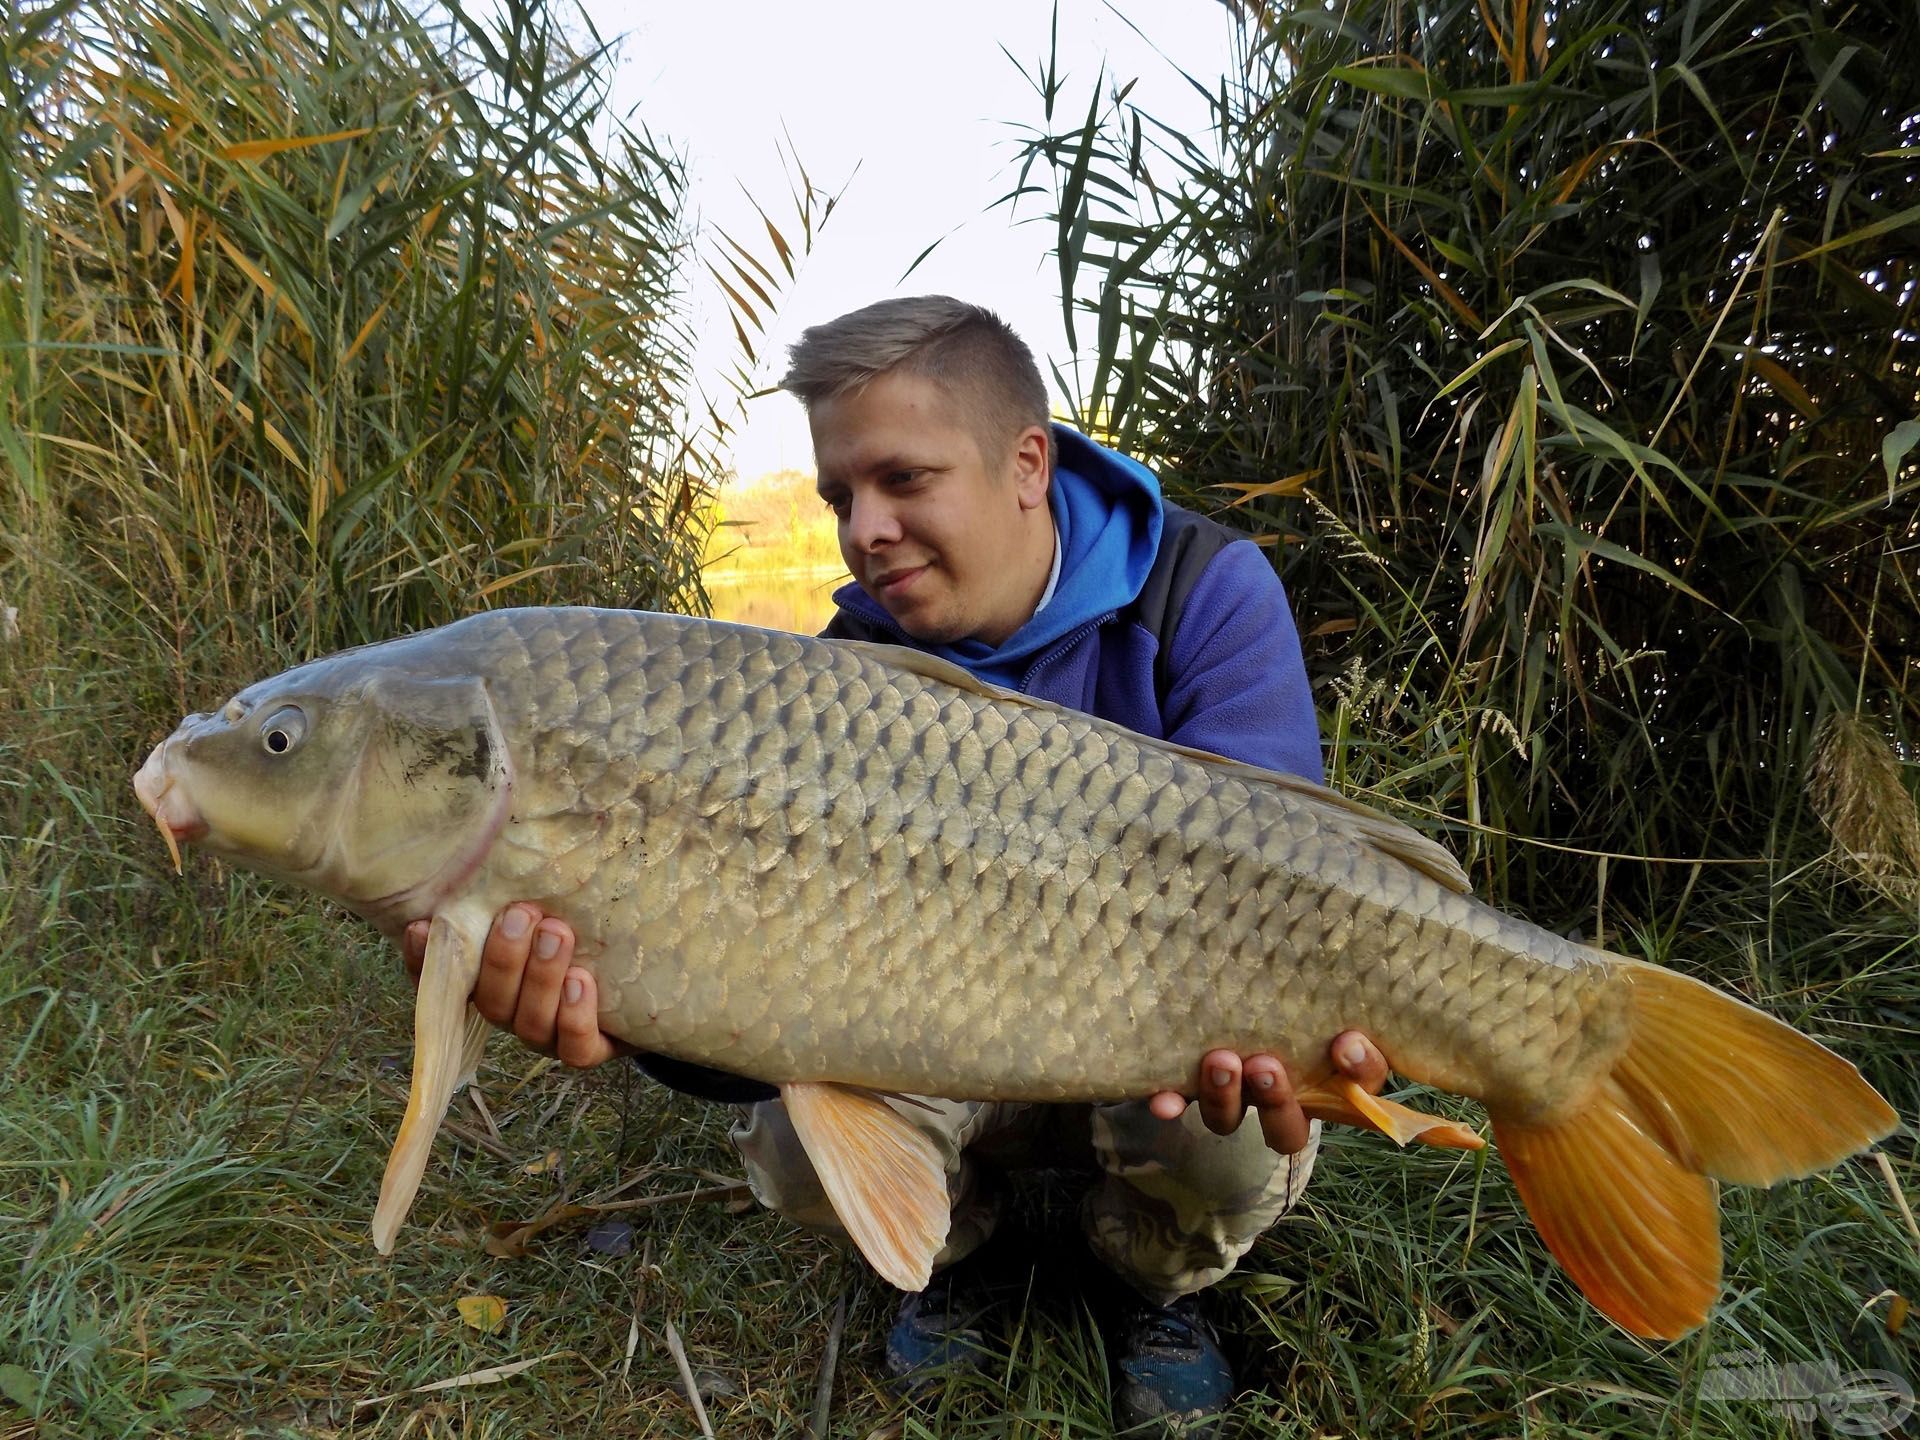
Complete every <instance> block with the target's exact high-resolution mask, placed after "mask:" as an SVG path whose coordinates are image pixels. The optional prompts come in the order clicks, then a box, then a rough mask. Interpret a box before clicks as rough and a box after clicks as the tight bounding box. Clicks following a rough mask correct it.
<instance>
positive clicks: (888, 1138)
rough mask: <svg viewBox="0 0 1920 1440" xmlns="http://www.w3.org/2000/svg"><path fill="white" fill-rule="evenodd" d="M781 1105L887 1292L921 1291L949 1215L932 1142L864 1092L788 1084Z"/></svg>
mask: <svg viewBox="0 0 1920 1440" xmlns="http://www.w3.org/2000/svg"><path fill="white" fill-rule="evenodd" d="M780 1098H781V1099H782V1100H784V1101H785V1102H786V1105H787V1115H788V1117H789V1118H790V1119H791V1120H792V1121H793V1128H794V1132H795V1133H796V1134H797V1135H798V1136H799V1137H800V1143H801V1145H803V1146H804V1147H805V1148H806V1152H807V1158H808V1159H810V1160H812V1161H813V1168H814V1170H815V1171H816V1172H817V1173H818V1174H819V1176H820V1184H821V1186H822V1187H823V1188H824V1189H825V1190H826V1192H827V1198H828V1199H829V1200H831V1201H832V1202H833V1210H834V1213H835V1214H836V1215H838V1216H839V1217H840V1223H841V1224H843V1225H845V1226H846V1227H847V1234H848V1235H850V1236H852V1237H853V1243H854V1244H855V1245H857V1246H859V1247H860V1253H861V1254H862V1255H864V1256H866V1257H867V1262H868V1263H869V1264H871V1265H872V1266H873V1268H874V1269H875V1270H876V1271H878V1272H879V1274H880V1277H881V1278H882V1279H883V1280H885V1281H887V1282H888V1283H889V1284H891V1285H897V1286H898V1287H899V1288H900V1289H902V1290H924V1289H926V1286H927V1281H928V1279H929V1278H931V1276H932V1274H933V1257H934V1256H936V1255H938V1254H939V1253H940V1249H941V1247H942V1246H943V1245H945V1244H946V1243H947V1222H948V1221H949V1220H950V1219H951V1218H952V1213H953V1212H952V1204H951V1202H950V1201H949V1200H948V1198H947V1169H946V1164H945V1162H944V1161H943V1160H942V1158H941V1156H940V1151H939V1149H938V1147H937V1146H936V1145H935V1144H934V1142H933V1140H932V1139H931V1138H930V1137H929V1136H928V1135H927V1134H926V1132H924V1131H923V1130H921V1129H920V1128H919V1127H917V1126H916V1125H914V1124H913V1123H912V1122H911V1121H909V1120H907V1119H905V1118H904V1117H903V1116H901V1115H900V1113H899V1112H898V1111H896V1110H894V1109H893V1108H892V1107H891V1106H889V1105H888V1104H887V1103H886V1102H885V1101H883V1100H881V1099H879V1098H878V1097H877V1096H875V1095H872V1094H869V1093H868V1092H866V1091H863V1090H854V1089H850V1088H848V1087H846V1086H843V1085H825V1084H814V1083H811V1082H807V1083H793V1084H787V1085H782V1086H781V1087H780Z"/></svg>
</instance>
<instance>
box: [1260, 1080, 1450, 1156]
mask: <svg viewBox="0 0 1920 1440" xmlns="http://www.w3.org/2000/svg"><path fill="white" fill-rule="evenodd" d="M1295 1098H1297V1099H1298V1100H1299V1101H1300V1108H1301V1109H1302V1110H1304V1111H1306V1113H1307V1115H1308V1116H1309V1117H1310V1118H1311V1119H1315V1120H1324V1121H1330V1122H1332V1123H1334V1124H1337V1125H1357V1126H1358V1127H1359V1128H1360V1129H1362V1130H1377V1131H1379V1132H1380V1133H1381V1134H1382V1135H1385V1136H1386V1137H1387V1138H1388V1139H1389V1140H1391V1141H1393V1143H1394V1144H1396V1145H1409V1144H1412V1143H1413V1142H1414V1141H1416V1140H1417V1141H1419V1142H1420V1143H1421V1144H1422V1145H1437V1146H1439V1147H1440V1148H1441V1149H1443V1150H1479V1149H1482V1148H1483V1147H1484V1146H1485V1145H1486V1143H1487V1142H1486V1141H1485V1140H1483V1139H1482V1138H1481V1137H1480V1135H1479V1133H1478V1132H1477V1131H1475V1130H1473V1129H1472V1128H1470V1127H1469V1126H1466V1125H1462V1124H1460V1123H1459V1122H1458V1121H1455V1120H1447V1119H1444V1118H1443V1117H1441V1116H1439V1115H1426V1114H1422V1113H1421V1112H1420V1111H1418V1110H1415V1109H1412V1108H1411V1107H1409V1106H1406V1105H1402V1104H1401V1103H1400V1102H1399V1101H1397V1100H1387V1099H1383V1098H1382V1097H1380V1096H1378V1095H1375V1094H1373V1093H1371V1092H1370V1091H1368V1090H1367V1089H1366V1088H1365V1087H1363V1086H1362V1085H1361V1084H1360V1083H1359V1082H1358V1081H1356V1080H1352V1079H1349V1078H1348V1077H1347V1076H1345V1075H1330V1076H1328V1077H1327V1078H1326V1079H1324V1080H1319V1081H1315V1082H1314V1083H1313V1084H1311V1085H1308V1086H1306V1087H1304V1088H1303V1089H1301V1090H1300V1091H1299V1092H1298V1094H1297V1096H1296V1097H1295Z"/></svg>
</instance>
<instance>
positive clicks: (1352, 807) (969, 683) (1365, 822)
mask: <svg viewBox="0 0 1920 1440" xmlns="http://www.w3.org/2000/svg"><path fill="white" fill-rule="evenodd" d="M832 643H833V644H835V645H843V646H846V647H848V648H850V649H854V650H858V651H860V652H862V653H864V654H866V655H869V656H871V657H872V658H873V659H875V660H877V661H879V662H880V663H881V664H882V665H887V666H890V667H892V668H894V669H896V670H905V671H907V672H908V673H909V674H913V675H918V676H920V677H921V678H922V679H924V680H938V681H940V682H941V683H942V684H945V685H952V686H955V687H957V688H959V689H961V690H965V691H968V692H970V693H972V694H975V695H981V696H985V697H986V698H988V699H990V700H1002V701H1005V702H1007V703H1008V704H1011V705H1025V706H1028V707H1029V708H1032V709H1036V710H1058V709H1059V708H1060V707H1059V706H1057V705H1054V704H1053V703H1052V702H1050V701H1046V700H1039V699H1036V698H1035V697H1034V696H1032V695H1022V694H1021V693H1020V692H1019V691H1018V690H1008V689H1006V688H1005V687H1004V686H1000V685H993V684H989V683H988V682H987V681H985V680H982V679H980V678H979V677H978V676H977V675H974V674H973V673H972V672H971V671H968V670H966V669H964V668H962V667H961V666H959V665H956V664H954V663H953V662H952V661H951V660H942V659H941V658H940V657H939V656H938V655H929V654H927V652H926V651H924V650H914V649H911V648H909V647H908V646H905V645H882V644H879V643H878V642H876V641H872V640H835V641H833V642H832ZM1081 718H1084V719H1086V720H1087V721H1088V722H1089V723H1091V724H1093V725H1095V726H1099V727H1104V728H1106V729H1110V730H1118V731H1121V732H1122V733H1123V734H1125V735H1126V736H1128V738H1130V739H1131V740H1132V741H1133V742H1134V743H1135V744H1136V745H1139V746H1142V747H1143V748H1145V749H1149V750H1163V751H1165V752H1166V753H1168V754H1170V755H1181V756H1184V757H1186V758H1187V759H1189V760H1194V761H1198V762H1199V763H1200V764H1202V765H1204V766H1206V767H1207V768H1209V769H1211V770H1215V771H1218V772H1219V773H1221V774H1223V775H1231V776H1233V777H1235V778H1236V779H1239V780H1242V781H1244V782H1246V783H1247V784H1249V785H1265V786H1270V787H1272V788H1275V789H1279V790H1284V791H1286V792H1287V794H1289V795H1290V796H1292V797H1293V798H1294V799H1295V800H1297V801H1298V802H1299V803H1301V804H1302V805H1305V806H1306V807H1308V808H1309V809H1311V810H1312V811H1313V812H1314V813H1315V815H1316V816H1317V817H1318V818H1319V819H1320V821H1321V822H1322V823H1323V824H1325V825H1326V826H1327V828H1328V829H1330V830H1334V831H1337V832H1341V833H1344V834H1346V835H1349V836H1351V837H1352V838H1354V839H1355V840H1358V841H1360V842H1361V843H1363V844H1366V845H1371V846H1372V847H1373V848H1374V849H1376V850H1378V851H1380V852H1381V853H1382V854H1385V855H1390V856H1392V857H1393V858H1394V859H1395V860H1398V861H1400V862H1401V863H1402V864H1403V865H1409V866H1411V867H1412V868H1413V869H1415V870H1418V871H1419V872H1420V873H1421V874H1423V875H1425V876H1426V877H1427V878H1428V879H1430V880H1433V881H1435V882H1436V883H1438V884H1440V885H1444V886H1445V887H1446V888H1447V889H1449V890H1453V891H1456V892H1457V893H1459V894H1462V895H1466V894H1469V893H1471V891H1472V889H1473V882H1472V881H1470V880H1469V879H1468V878H1467V873H1466V871H1464V870H1462V869H1461V868H1460V862H1459V861H1458V860H1456V859H1454V858H1453V854H1452V852H1451V851H1449V850H1448V849H1447V848H1446V847H1445V846H1444V845H1441V844H1440V843H1439V842H1438V841H1435V840H1429V839H1428V838H1427V837H1426V836H1424V835H1422V834H1421V833H1420V832H1419V831H1418V830H1415V829H1414V828H1413V827H1412V826H1411V825H1407V824H1405V823H1403V822H1401V821H1399V820H1396V819H1394V818H1393V816H1391V815H1388V814H1386V813H1384V812H1382V811H1379V810H1376V809H1374V808H1373V807H1372V806H1370V805H1366V804H1363V803H1361V802H1360V801H1358V800H1353V799H1349V798H1348V797H1347V796H1345V795H1342V794H1341V793H1340V792H1339V791H1338V790H1330V789H1328V788H1327V787H1326V786H1325V785H1320V784H1316V783H1315V782H1314V781H1312V780H1308V779H1305V778H1303V777H1301V776H1299V775H1289V774H1287V773H1286V772H1285V771H1283V770H1267V769H1263V768H1262V767H1260V766H1258V765H1249V764H1247V763H1246V762H1245V761H1242V760H1230V759H1228V758H1227V757H1226V756H1224V755H1216V754H1214V753H1213V752H1212V751H1210V750H1196V749H1194V748H1193V747H1192V746H1190V745H1177V744H1175V743H1174V742H1173V741H1171V740H1156V739H1154V738H1153V737H1152V736H1151V735H1142V734H1140V733H1139V732H1138V731H1136V730H1128V729H1127V728H1126V727H1125V726H1123V725H1116V724H1114V723H1113V722H1112V721H1111V720H1102V719H1100V718H1098V717H1097V716H1091V715H1089V716H1084V717H1081Z"/></svg>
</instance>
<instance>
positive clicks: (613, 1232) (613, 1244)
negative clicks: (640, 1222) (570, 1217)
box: [587, 1220, 633, 1259]
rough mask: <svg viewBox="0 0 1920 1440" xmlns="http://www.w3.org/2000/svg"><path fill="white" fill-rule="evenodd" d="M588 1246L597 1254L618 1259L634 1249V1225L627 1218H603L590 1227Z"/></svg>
mask: <svg viewBox="0 0 1920 1440" xmlns="http://www.w3.org/2000/svg"><path fill="white" fill-rule="evenodd" d="M587 1248H588V1249H589V1250H591V1251H593V1252H594V1253H595V1254H597V1255H611V1256H613V1257H614V1258H615V1259H618V1258H619V1257H620V1256H622V1255H625V1254H627V1253H629V1252H630V1251H631V1250H632V1249H633V1226H631V1225H629V1224H628V1223H627V1222H626V1221H625V1220H602V1221H601V1222H600V1223H599V1224H598V1225H593V1226H590V1227H588V1230H587Z"/></svg>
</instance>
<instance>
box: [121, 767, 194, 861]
mask: <svg viewBox="0 0 1920 1440" xmlns="http://www.w3.org/2000/svg"><path fill="white" fill-rule="evenodd" d="M172 743H173V741H172V740H171V739H166V740H162V741H161V742H160V743H159V744H158V745H156V746H154V747H153V753H152V754H151V755H149V756H147V760H146V763H145V764H144V765H142V766H141V767H140V768H139V770H137V771H136V772H134V777H133V793H134V794H135V796H137V797H138V798H139V801H140V804H141V806H142V807H143V808H144V809H145V810H146V812H147V814H149V815H151V816H152V817H153V822H154V824H156V825H158V826H159V827H160V838H161V839H162V840H165V841H166V842H167V854H168V856H169V857H170V858H171V859H172V860H173V871H174V874H176V875H178V874H180V873H181V870H182V869H183V867H182V865H181V861H180V842H181V841H183V840H184V841H186V842H187V843H188V844H192V843H193V842H194V841H196V840H199V839H202V838H203V837H204V836H205V835H206V833H207V822H206V820H205V819H204V818H203V817H202V816H201V814H200V812H199V811H198V810H197V809H195V808H194V804H193V801H192V800H190V799H189V798H188V797H187V794H186V792H185V791H184V790H183V789H181V787H180V786H179V785H177V784H175V783H174V776H173V771H172V770H171V769H170V768H169V767H168V765H167V747H168V746H170V745H171V744H172Z"/></svg>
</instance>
